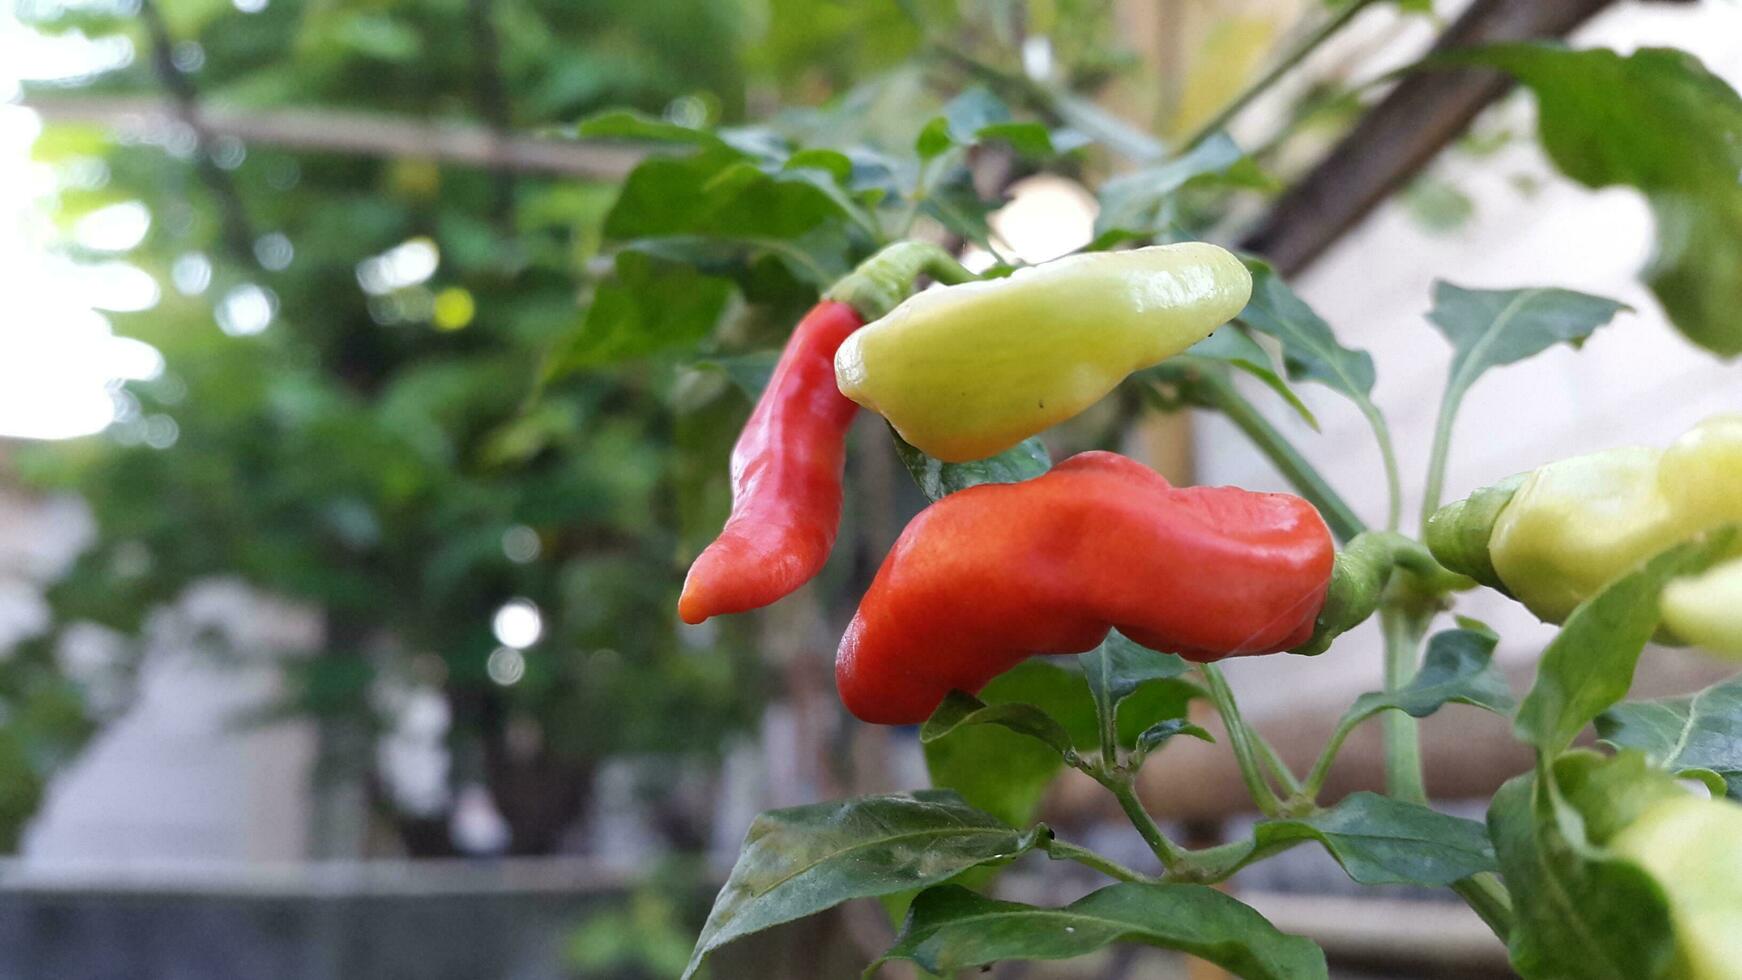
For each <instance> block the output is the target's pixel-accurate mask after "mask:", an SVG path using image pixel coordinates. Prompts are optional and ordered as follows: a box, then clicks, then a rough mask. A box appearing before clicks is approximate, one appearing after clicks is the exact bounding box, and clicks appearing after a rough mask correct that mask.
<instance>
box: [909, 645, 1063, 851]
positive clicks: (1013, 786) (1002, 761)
mask: <svg viewBox="0 0 1742 980" xmlns="http://www.w3.org/2000/svg"><path fill="white" fill-rule="evenodd" d="M975 700H976V701H977V702H978V703H980V704H982V705H986V706H987V707H988V709H989V710H991V711H993V712H1000V711H1008V712H1010V714H1008V715H1006V716H1005V717H1006V718H1007V719H1008V720H1011V721H1016V720H1017V718H1018V717H1019V716H1022V715H1027V717H1028V720H1029V721H1031V722H1033V723H1034V724H1035V726H1037V727H1038V728H1046V729H1052V730H1051V731H1050V733H1049V734H1048V735H1047V737H1046V738H1045V739H1044V740H1037V739H1036V738H1035V737H1034V736H1033V735H1032V733H1023V734H1018V732H1017V731H1012V730H1010V727H1011V726H1008V725H994V724H956V725H953V726H951V727H950V728H949V729H948V730H947V731H940V730H939V728H938V727H933V726H932V725H931V724H930V723H928V725H927V726H926V727H927V728H928V729H930V737H929V738H926V739H925V740H924V742H923V746H922V747H923V750H924V752H925V762H926V771H927V772H928V773H929V775H930V776H931V782H932V785H933V786H936V787H938V788H941V789H952V790H955V791H956V792H958V793H960V794H961V795H962V797H963V798H964V799H966V800H967V801H968V802H969V803H970V804H972V805H973V806H975V807H978V808H979V809H981V810H984V811H985V812H987V813H990V814H992V815H993V816H996V817H997V818H999V819H1000V820H1003V821H1004V822H1005V823H1007V824H1009V825H1011V826H1021V825H1026V824H1027V823H1028V821H1029V820H1030V819H1031V818H1032V817H1033V816H1034V810H1035V808H1036V807H1037V806H1039V804H1040V801H1041V798H1042V797H1043V796H1044V795H1045V794H1046V790H1047V787H1048V786H1050V785H1051V784H1052V781H1053V779H1054V778H1055V777H1056V776H1057V775H1058V774H1059V771H1060V770H1061V769H1062V768H1063V767H1064V757H1063V755H1062V754H1061V751H1060V749H1059V747H1058V743H1059V741H1060V732H1062V733H1063V743H1064V745H1065V746H1066V747H1067V748H1068V747H1070V746H1073V745H1074V746H1087V745H1093V744H1094V741H1095V708H1094V704H1093V702H1091V701H1090V700H1089V692H1088V688H1087V687H1086V686H1085V685H1084V684H1083V682H1082V679H1081V678H1080V677H1079V676H1077V675H1076V674H1074V673H1072V672H1071V671H1068V670H1065V669H1063V668H1062V667H1059V666H1057V665H1055V664H1050V663H1047V662H1046V661H1044V660H1040V659H1033V660H1028V661H1025V662H1024V663H1021V664H1018V665H1017V666H1015V667H1013V668H1011V669H1010V670H1008V671H1006V672H1004V673H1003V674H1000V675H999V676H997V677H995V678H993V679H992V680H991V682H990V683H988V684H987V685H986V686H985V687H984V688H982V689H981V691H980V694H979V696H978V697H977V698H976V699H975ZM939 710H940V711H943V710H944V709H943V708H940V709H939ZM1035 715H1039V716H1040V717H1041V718H1049V719H1051V720H1052V721H1053V722H1054V724H1053V725H1052V726H1047V725H1046V724H1045V723H1044V722H1042V721H1040V720H1039V718H1036V717H1035ZM934 720H935V718H934ZM1019 723H1020V722H1019ZM940 727H941V726H940Z"/></svg>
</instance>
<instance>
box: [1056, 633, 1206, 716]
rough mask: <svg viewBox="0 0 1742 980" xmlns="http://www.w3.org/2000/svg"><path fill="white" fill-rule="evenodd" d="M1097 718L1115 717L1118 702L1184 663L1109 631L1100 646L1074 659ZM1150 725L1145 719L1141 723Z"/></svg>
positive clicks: (1172, 674) (1184, 666)
mask: <svg viewBox="0 0 1742 980" xmlns="http://www.w3.org/2000/svg"><path fill="white" fill-rule="evenodd" d="M1077 663H1078V664H1079V665H1080V666H1081V667H1082V669H1083V677H1084V679H1086V680H1087V681H1088V682H1089V694H1090V696H1092V697H1093V698H1094V699H1095V710H1096V713H1097V715H1098V716H1099V717H1101V718H1105V719H1114V720H1116V719H1117V718H1118V713H1119V708H1120V704H1121V702H1123V701H1124V700H1125V699H1126V698H1129V697H1131V696H1132V695H1133V694H1136V693H1137V690H1138V688H1139V687H1141V686H1143V685H1144V684H1146V683H1148V682H1150V681H1159V680H1167V679H1169V678H1174V677H1178V676H1180V675H1181V674H1183V673H1185V672H1186V670H1187V666H1188V665H1187V664H1186V662H1185V661H1184V660H1182V659H1180V658H1179V657H1178V656H1176V655H1174V654H1171V653H1158V652H1156V651H1154V650H1151V649H1149V648H1148V647H1146V646H1142V645H1140V644H1138V643H1136V642H1134V641H1132V640H1131V639H1129V638H1127V637H1126V636H1125V634H1123V633H1121V632H1119V631H1118V630H1112V631H1111V632H1109V633H1108V634H1107V638H1106V639H1105V640H1102V641H1101V645H1100V646H1098V647H1096V648H1095V649H1093V650H1090V651H1089V652H1088V653H1085V654H1083V655H1081V656H1079V657H1078V658H1077ZM1148 724H1150V722H1148V721H1146V722H1145V723H1144V725H1145V726H1147V725H1148Z"/></svg>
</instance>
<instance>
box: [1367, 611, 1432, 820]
mask: <svg viewBox="0 0 1742 980" xmlns="http://www.w3.org/2000/svg"><path fill="white" fill-rule="evenodd" d="M1379 623H1380V628H1381V630H1382V631H1383V632H1384V635H1385V690H1386V691H1397V690H1399V689H1401V688H1403V687H1404V686H1405V685H1407V684H1408V683H1409V682H1410V681H1411V680H1413V679H1414V678H1415V666H1416V647H1417V645H1418V644H1419V643H1420V642H1421V636H1422V633H1423V632H1425V628H1426V626H1427V619H1426V617H1424V616H1421V615H1417V614H1413V613H1410V612H1409V611H1407V610H1404V609H1399V608H1396V607H1395V606H1392V605H1390V604H1387V606H1385V607H1384V608H1381V609H1380V611H1379ZM1379 723H1380V725H1381V727H1382V730H1383V731H1384V735H1385V787H1386V790H1387V791H1388V792H1390V794H1391V795H1392V796H1395V797H1397V798H1399V799H1402V800H1408V801H1410V802H1412V803H1426V802H1427V788H1426V786H1425V785H1424V784H1423V782H1422V776H1421V730H1420V728H1419V727H1418V726H1417V723H1416V720H1415V719H1414V718H1412V717H1410V716H1409V715H1407V714H1405V713H1403V712H1401V711H1387V712H1385V714H1384V717H1382V718H1380V720H1379Z"/></svg>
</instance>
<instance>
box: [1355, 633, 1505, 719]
mask: <svg viewBox="0 0 1742 980" xmlns="http://www.w3.org/2000/svg"><path fill="white" fill-rule="evenodd" d="M1498 643H1499V637H1497V636H1495V635H1494V633H1493V632H1492V631H1491V630H1489V629H1488V628H1487V627H1485V626H1482V625H1481V624H1479V623H1476V622H1474V621H1473V620H1465V621H1464V628H1463V629H1455V630H1445V631H1443V632H1441V633H1437V634H1435V635H1434V638H1433V639H1432V640H1430V641H1429V642H1428V646H1427V654H1426V656H1425V657H1424V658H1423V660H1422V666H1421V670H1419V671H1417V672H1416V675H1415V678H1414V679H1413V680H1411V681H1410V682H1409V684H1408V685H1406V686H1404V687H1403V688H1401V689H1400V690H1396V691H1389V692H1387V691H1374V692H1370V693H1367V694H1363V695H1361V696H1360V697H1359V698H1356V699H1355V703H1354V704H1353V705H1351V706H1350V708H1349V710H1348V712H1347V713H1346V714H1345V715H1344V716H1343V717H1344V722H1343V723H1344V724H1352V723H1354V722H1357V721H1359V720H1361V719H1363V718H1368V717H1370V716H1372V715H1375V714H1377V713H1379V712H1381V711H1384V710H1387V709H1394V710H1397V711H1402V712H1405V713H1407V714H1409V715H1411V716H1412V717H1415V718H1426V717H1427V716H1428V715H1431V714H1433V713H1434V712H1436V711H1438V710H1439V709H1440V708H1441V707H1442V706H1444V705H1445V704H1447V703H1448V702H1452V701H1456V702H1458V703H1460V704H1469V705H1475V706H1476V707H1478V708H1486V709H1487V710H1489V711H1492V712H1494V713H1496V714H1501V715H1504V714H1510V713H1511V711H1512V706H1513V700H1512V690H1511V688H1510V687H1508V686H1507V684H1506V677H1505V676H1504V675H1503V674H1501V673H1500V671H1498V670H1496V669H1495V668H1494V660H1493V656H1494V647H1495V645H1496V644H1498Z"/></svg>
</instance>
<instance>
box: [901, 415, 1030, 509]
mask: <svg viewBox="0 0 1742 980" xmlns="http://www.w3.org/2000/svg"><path fill="white" fill-rule="evenodd" d="M889 435H890V438H892V439H894V440H895V452H896V455H898V456H900V457H901V463H902V465H903V466H906V467H907V471H908V472H909V473H911V474H913V481H914V482H915V483H917V484H919V489H920V492H921V493H924V494H925V495H926V497H927V498H928V499H931V500H942V499H943V498H944V497H947V496H949V495H950V494H952V493H955V492H956V491H957V490H966V489H967V488H969V487H975V486H979V485H980V484H982V483H1020V482H1022V481H1023V480H1029V479H1033V478H1034V477H1037V476H1039V475H1041V474H1042V473H1045V472H1046V471H1047V470H1049V469H1051V468H1052V457H1051V456H1049V455H1048V454H1047V451H1046V446H1045V444H1043V443H1042V442H1041V441H1040V440H1039V439H1032V438H1031V439H1024V440H1022V441H1021V442H1020V443H1017V444H1016V445H1014V446H1012V447H1010V448H1009V449H1006V450H1004V451H1003V452H1001V453H999V454H998V455H996V456H989V457H987V458H985V459H977V460H974V461H973V462H971V463H946V462H943V461H942V460H939V459H935V458H933V457H931V456H927V455H926V454H925V453H923V452H920V451H919V450H918V449H915V448H914V447H913V446H912V445H910V444H909V443H908V442H907V440H905V439H903V438H901V437H900V436H899V435H896V434H895V432H894V430H891V431H890V433H889Z"/></svg>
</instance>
